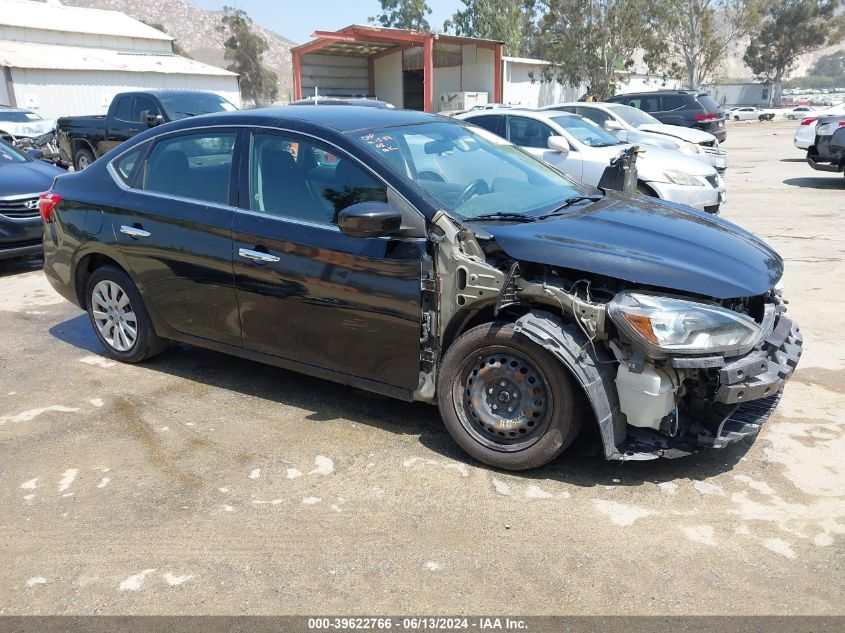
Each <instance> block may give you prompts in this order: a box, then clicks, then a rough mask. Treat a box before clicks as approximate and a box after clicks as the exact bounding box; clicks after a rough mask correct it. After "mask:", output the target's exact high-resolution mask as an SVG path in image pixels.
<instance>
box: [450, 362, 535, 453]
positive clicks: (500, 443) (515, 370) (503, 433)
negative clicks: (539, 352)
mask: <svg viewBox="0 0 845 633" xmlns="http://www.w3.org/2000/svg"><path fill="white" fill-rule="evenodd" d="M467 361H468V362H466V363H465V367H464V368H463V372H462V376H461V380H460V381H456V382H455V383H454V385H453V389H456V390H460V391H463V394H462V398H463V405H464V407H465V409H466V413H467V415H466V416H462V421H464V420H465V421H466V422H468V423H469V424H467V432H468V433H470V434H471V435H472V436H473V437H475V439H477V440H478V441H479V442H481V443H482V444H484V445H485V446H489V447H491V448H496V449H498V450H506V451H508V450H520V449H522V448H525V447H526V446H528V445H530V444H532V443H534V442H536V441H537V439H538V438H539V437H540V436H542V434H543V433H544V432H545V427H546V426H548V422H549V420H548V417H549V416H548V412H549V407H548V406H547V405H548V398H549V395H548V392H547V389H546V379H545V377H544V376H543V375H542V374H541V373H540V372H539V371H538V370H537V369H536V368H535V367H534V365H533V364H532V363H531V362H530V361H528V360H526V359H525V358H523V357H522V356H520V355H518V354H513V353H506V352H505V351H501V352H500V353H498V354H496V353H491V354H489V355H486V356H483V357H482V358H481V360H478V359H475V362H472V359H467ZM455 400H458V394H456V397H455Z"/></svg>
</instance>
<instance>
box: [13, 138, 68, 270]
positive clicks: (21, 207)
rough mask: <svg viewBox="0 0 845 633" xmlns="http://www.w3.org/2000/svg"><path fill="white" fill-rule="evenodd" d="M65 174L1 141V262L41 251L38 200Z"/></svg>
mask: <svg viewBox="0 0 845 633" xmlns="http://www.w3.org/2000/svg"><path fill="white" fill-rule="evenodd" d="M64 173H65V172H64V170H62V169H59V168H58V167H55V166H53V165H49V164H47V163H45V162H43V161H40V160H32V159H31V158H29V157H28V156H26V155H24V154H23V153H21V152H19V151H18V150H17V149H15V148H14V147H12V146H11V145H9V144H8V143H6V142H4V141H2V140H0V259H10V258H12V257H22V256H24V255H32V254H36V253H40V252H41V234H42V228H41V219H40V218H39V216H38V197H39V196H40V195H41V194H42V193H43V192H45V191H47V190H48V189H49V188H50V186H51V185H52V183H53V179H54V178H55V177H56V176H57V175H59V174H64Z"/></svg>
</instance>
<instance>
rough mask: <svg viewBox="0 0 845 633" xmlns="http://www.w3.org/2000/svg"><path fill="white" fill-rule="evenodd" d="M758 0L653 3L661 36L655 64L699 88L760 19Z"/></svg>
mask: <svg viewBox="0 0 845 633" xmlns="http://www.w3.org/2000/svg"><path fill="white" fill-rule="evenodd" d="M757 6H758V0H662V1H661V2H657V3H655V4H654V7H655V9H656V14H657V16H658V17H659V20H658V25H659V26H658V30H659V34H660V36H661V37H659V38H658V39H657V40H656V42H655V46H654V50H652V51H650V54H651V59H650V61H652V63H653V64H655V65H659V64H660V61H661V59H662V60H663V62H664V63H663V70H664V71H665V72H666V73H667V74H668V75H670V76H673V77H677V78H679V79H681V80H683V82H684V84H685V85H686V86H687V87H688V88H692V89H697V88H698V87H699V86H701V84H703V83H705V81H707V80H708V79H710V78H712V77H713V75H714V73H715V72H716V71H717V70H718V69H719V67H720V66H722V65H723V64H724V61H725V58H726V57H727V55H728V52H729V49H730V48H731V46H732V45H734V44H735V43H736V42H737V41H738V40H740V39H741V38H743V37H745V36H746V35H747V34H748V32H749V31H750V30H751V29H753V28H754V27H755V26H756V25H757V24H758V22H759V18H758V16H759V13H758V11H757Z"/></svg>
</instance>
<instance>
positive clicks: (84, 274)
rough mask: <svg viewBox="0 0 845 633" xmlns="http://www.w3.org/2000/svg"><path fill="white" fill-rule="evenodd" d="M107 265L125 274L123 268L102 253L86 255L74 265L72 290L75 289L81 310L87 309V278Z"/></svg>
mask: <svg viewBox="0 0 845 633" xmlns="http://www.w3.org/2000/svg"><path fill="white" fill-rule="evenodd" d="M108 265H112V266H115V267H116V268H119V269H120V270H123V271H124V272H126V271H125V270H124V269H123V266H121V265H120V264H118V263H117V262H116V261H115V260H113V259H112V258H111V257H109V256H108V255H103V254H102V253H91V254H90V255H86V256H85V257H83V258H82V259H81V260H79V263H78V264H77V265H76V274H75V277H74V288H75V289H76V298H77V299H78V300H79V305H80V306H82V308H83V309H86V308H87V307H88V297H86V296H85V287H86V286H87V285H88V278H89V277H91V274H92V273H93V272H94V271H95V270H97V269H98V268H102V267H103V266H108Z"/></svg>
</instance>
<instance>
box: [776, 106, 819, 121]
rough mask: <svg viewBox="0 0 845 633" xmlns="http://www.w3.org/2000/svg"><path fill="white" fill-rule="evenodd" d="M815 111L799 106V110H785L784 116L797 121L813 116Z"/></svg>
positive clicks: (808, 107)
mask: <svg viewBox="0 0 845 633" xmlns="http://www.w3.org/2000/svg"><path fill="white" fill-rule="evenodd" d="M814 111H815V108H812V107H810V106H798V107H797V108H791V109H789V110H784V112H783V116H784V117H786V118H787V119H789V120H790V121H795V120H796V119H803V118H804V117H807V116H810V115H812V113H813V112H814Z"/></svg>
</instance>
